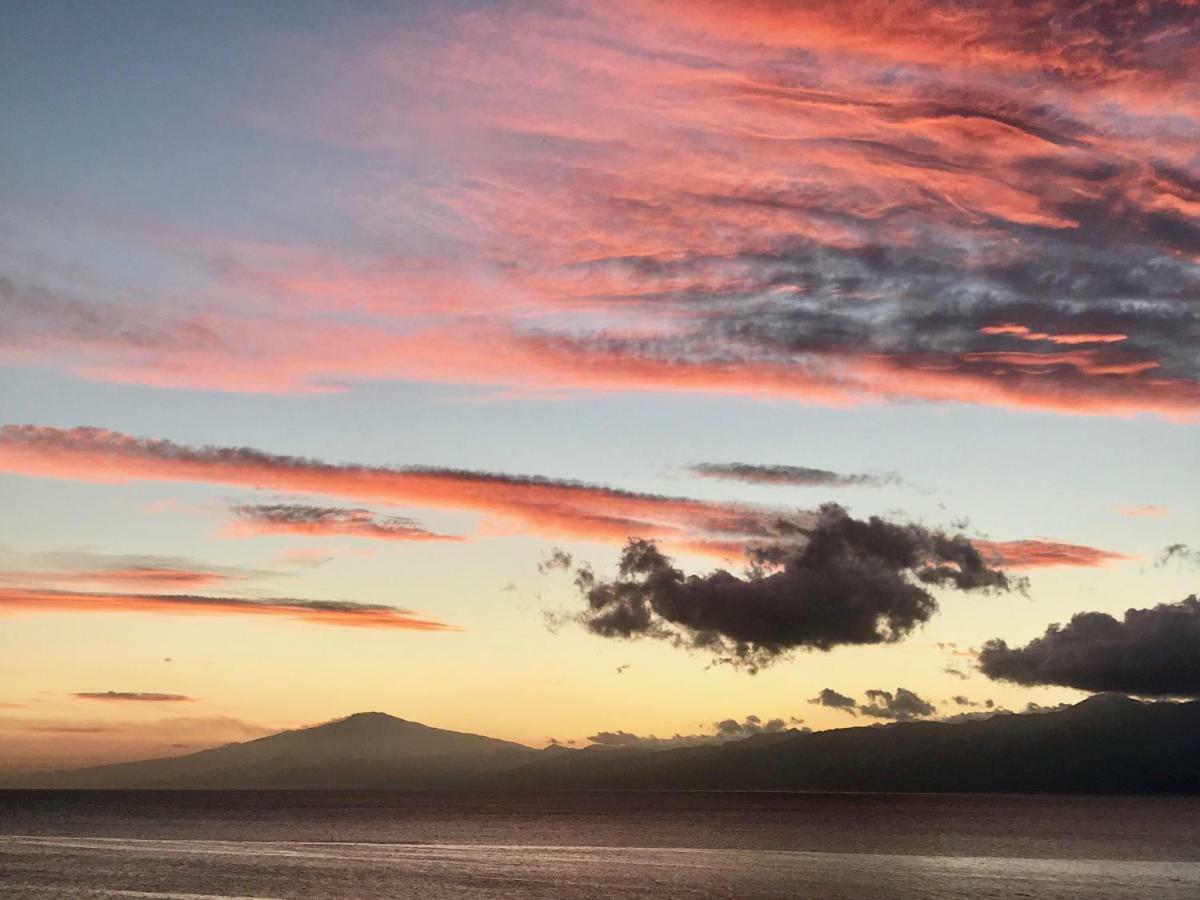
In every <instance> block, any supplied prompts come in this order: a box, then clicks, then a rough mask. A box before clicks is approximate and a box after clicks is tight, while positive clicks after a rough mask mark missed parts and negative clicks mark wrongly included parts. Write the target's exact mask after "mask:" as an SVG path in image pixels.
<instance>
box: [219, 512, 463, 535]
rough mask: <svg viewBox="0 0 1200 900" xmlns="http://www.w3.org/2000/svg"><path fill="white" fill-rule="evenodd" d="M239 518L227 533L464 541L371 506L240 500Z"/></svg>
mask: <svg viewBox="0 0 1200 900" xmlns="http://www.w3.org/2000/svg"><path fill="white" fill-rule="evenodd" d="M233 513H234V515H236V516H237V518H238V522H237V523H236V524H235V525H234V526H233V527H231V528H230V529H228V530H227V533H228V534H232V535H245V534H250V535H253V534H299V535H306V536H309V537H324V536H335V535H337V536H343V537H364V538H375V539H378V540H387V541H461V540H463V538H462V537H461V536H459V535H450V534H437V533H435V532H432V531H429V530H428V529H426V528H423V527H422V526H421V525H420V524H419V523H418V522H416V521H414V520H413V519H408V518H404V517H401V516H384V515H379V514H378V513H375V512H372V511H371V510H369V509H347V508H345V507H340V506H312V505H309V504H301V503H270V504H241V505H238V506H234V507H233Z"/></svg>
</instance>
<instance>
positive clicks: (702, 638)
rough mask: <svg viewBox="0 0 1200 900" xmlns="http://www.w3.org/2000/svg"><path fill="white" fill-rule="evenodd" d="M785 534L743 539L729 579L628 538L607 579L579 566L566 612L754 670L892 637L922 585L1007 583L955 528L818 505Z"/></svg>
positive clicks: (909, 616)
mask: <svg viewBox="0 0 1200 900" xmlns="http://www.w3.org/2000/svg"><path fill="white" fill-rule="evenodd" d="M785 524H788V525H789V531H791V532H792V534H793V537H790V538H789V539H786V540H778V541H775V542H773V543H767V544H762V545H759V546H755V547H753V548H752V550H751V556H752V558H753V559H754V561H755V564H754V567H753V568H752V569H751V570H750V571H749V572H747V573H746V575H745V576H743V577H739V576H736V575H732V574H730V573H729V572H727V571H725V570H723V569H718V570H716V571H714V572H711V573H710V574H707V575H685V574H684V573H683V572H682V571H680V570H679V569H677V568H675V567H674V566H673V565H672V564H671V561H670V560H669V559H668V558H667V557H666V556H664V555H663V554H662V553H661V552H660V551H659V549H658V547H657V546H656V545H655V544H654V543H653V542H652V541H646V540H640V539H632V540H630V541H629V543H628V544H627V545H626V547H625V550H624V551H623V553H622V555H621V560H620V564H619V567H618V572H617V575H616V576H615V577H613V578H610V579H603V578H599V577H597V576H596V575H595V573H594V572H592V571H591V569H590V568H588V567H586V566H584V567H582V568H580V569H578V570H577V574H576V583H577V585H578V586H579V588H580V591H581V593H582V594H583V597H584V600H585V601H586V608H585V609H584V610H583V611H582V612H580V613H577V614H576V615H575V616H574V618H576V619H577V620H578V621H579V622H581V623H582V624H583V625H584V626H585V627H586V628H587V629H588V630H589V631H591V632H592V633H593V634H597V635H600V636H602V637H609V638H624V639H631V638H642V637H649V638H656V639H660V640H666V641H669V642H671V643H673V644H675V645H676V646H680V647H686V648H690V649H695V650H700V651H702V652H707V653H709V654H711V655H712V656H713V657H714V660H715V661H716V662H720V663H728V664H731V665H734V666H736V667H742V668H745V669H747V670H748V671H750V672H755V671H757V670H758V669H759V668H761V667H762V666H765V665H768V664H770V663H772V662H774V661H775V660H777V659H779V658H780V657H782V656H785V655H786V654H788V653H789V652H790V651H793V650H795V649H815V650H829V649H831V648H833V647H836V646H840V645H844V644H880V643H892V642H895V641H899V640H901V639H902V638H904V637H905V636H907V635H908V634H909V633H910V632H911V631H912V630H913V629H914V628H916V627H917V626H919V625H921V624H923V623H924V622H926V621H928V620H929V618H930V617H931V616H932V615H933V614H934V612H935V611H936V610H937V601H936V600H935V599H934V597H933V594H932V593H930V589H931V588H933V587H944V588H956V589H959V590H964V591H972V590H982V591H1002V590H1009V589H1011V588H1013V587H1015V586H1019V585H1018V584H1017V583H1016V582H1014V581H1011V580H1010V579H1009V578H1008V576H1006V575H1005V573H1004V572H1002V571H1000V570H999V569H995V568H992V567H991V566H990V565H989V564H988V563H987V562H985V561H984V559H983V558H982V556H981V555H980V553H979V551H978V550H976V548H975V547H974V546H973V545H972V544H971V542H970V541H969V540H968V539H967V538H966V537H965V536H963V535H961V534H954V535H949V534H946V533H944V532H941V531H932V530H930V529H927V528H925V527H923V526H920V525H915V524H896V523H893V522H888V521H885V520H884V519H881V518H878V517H871V518H870V519H868V520H858V519H854V518H852V517H851V516H850V515H849V514H848V513H847V512H846V511H845V510H844V509H843V508H842V507H840V506H837V505H836V504H827V505H825V506H823V507H821V509H820V510H819V512H818V513H817V514H816V515H815V516H814V517H813V520H812V522H811V524H810V523H809V521H807V520H805V521H803V522H790V523H789V522H785Z"/></svg>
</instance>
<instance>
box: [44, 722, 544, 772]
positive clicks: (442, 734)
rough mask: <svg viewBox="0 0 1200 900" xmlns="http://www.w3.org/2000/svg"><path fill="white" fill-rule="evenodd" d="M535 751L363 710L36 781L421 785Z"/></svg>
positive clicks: (499, 766) (494, 767)
mask: <svg viewBox="0 0 1200 900" xmlns="http://www.w3.org/2000/svg"><path fill="white" fill-rule="evenodd" d="M537 756H538V751H536V750H532V749H530V748H529V747H525V746H522V745H521V744H514V743H511V742H509V741H501V740H496V739H494V738H488V737H481V736H479V735H477V734H462V733H460V732H457V731H445V730H443V729H441V728H430V727H428V726H426V725H421V724H419V723H417V722H407V721H405V720H404V719H397V718H396V717H394V716H389V715H386V714H385V713H379V712H365V713H356V714H354V715H352V716H349V717H347V718H345V719H339V720H337V721H334V722H328V723H326V724H324V725H317V726H315V727H312V728H301V729H297V730H295V731H284V732H281V733H280V734H274V735H271V736H269V737H264V738H259V739H258V740H254V741H247V742H245V743H241V744H229V745H227V746H224V747H216V748H214V749H212V750H202V751H201V752H199V753H193V754H190V755H188V756H179V757H173V758H169V759H153V760H148V761H146V762H132V763H119V764H117V765H109V766H97V767H94V768H88V769H79V770H77V771H74V772H65V773H60V774H54V775H43V776H38V777H36V778H34V779H32V781H33V782H34V783H37V784H44V785H46V786H48V787H59V788H73V787H83V788H210V789H235V788H242V789H259V788H295V789H369V788H382V787H403V788H413V789H419V788H423V787H433V786H440V785H444V784H445V783H447V781H448V780H453V779H457V778H466V777H470V776H471V775H474V774H478V773H481V772H494V771H499V770H508V769H512V768H513V767H514V766H517V765H520V764H521V763H522V762H524V761H526V760H529V759H536V758H537Z"/></svg>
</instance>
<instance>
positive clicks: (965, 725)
mask: <svg viewBox="0 0 1200 900" xmlns="http://www.w3.org/2000/svg"><path fill="white" fill-rule="evenodd" d="M35 782H36V784H37V785H38V786H45V787H88V788H117V787H120V788H132V787H139V788H141V787H146V788H297V789H303V788H346V789H349V788H390V789H420V788H470V789H510V790H545V789H550V790H558V789H643V790H648V789H680V790H805V791H930V792H937V791H963V792H1093V793H1140V792H1167V793H1198V792H1200V702H1189V703H1169V702H1162V703H1143V702H1139V701H1136V700H1131V699H1129V698H1126V697H1118V696H1112V695H1100V696H1096V697H1092V698H1090V699H1088V700H1085V701H1083V702H1082V703H1080V704H1078V705H1076V706H1073V707H1069V708H1067V709H1064V710H1061V711H1057V712H1041V713H1036V714H1033V713H1031V714H1023V715H1015V714H996V715H993V716H991V717H990V718H984V719H979V720H975V721H967V722H958V723H950V722H903V723H896V724H891V725H877V726H866V727H858V728H845V729H839V730H835V731H824V732H814V733H801V732H797V731H787V732H779V733H775V734H763V735H757V736H754V737H750V738H747V739H745V740H739V741H731V742H729V743H725V744H720V745H706V746H699V747H683V748H676V749H670V750H648V749H638V748H606V747H589V748H586V749H583V750H577V751H562V752H546V751H538V750H532V749H530V748H528V747H523V746H521V745H519V744H512V743H508V742H506V741H498V740H493V739H491V738H486V737H480V736H478V735H468V734H459V733H457V732H451V731H442V730H440V729H437V728H427V727H426V726H424V725H418V724H416V723H414V722H405V721H404V720H402V719H395V718H392V717H391V716H386V715H383V714H382V713H360V714H358V715H355V716H351V717H349V718H348V719H343V720H341V721H338V722H331V723H329V724H327V725H321V726H317V727H315V728H307V729H302V730H298V731H288V732H284V733H282V734H278V735H274V736H272V737H267V738H261V739H260V740H257V741H250V742H248V743H244V744H232V745H230V746H227V747H221V748H218V749H214V750H206V751H203V752H201V753H196V754H193V755H191V756H184V757H179V758H176V759H165V760H152V761H149V762H141V763H124V764H121V765H115V766H102V767H99V768H92V769H83V770H79V771H76V772H70V773H65V774H60V775H47V776H42V777H39V778H38V779H35Z"/></svg>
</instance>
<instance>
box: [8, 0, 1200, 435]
mask: <svg viewBox="0 0 1200 900" xmlns="http://www.w3.org/2000/svg"><path fill="white" fill-rule="evenodd" d="M1198 18H1200V17H1197V15H1196V8H1195V5H1194V4H1193V3H1192V2H1191V0H1155V2H1151V3H1143V4H1120V3H1113V2H1107V0H1068V2H1063V3H1026V2H1019V0H1000V2H997V3H992V4H988V5H987V7H986V9H985V8H984V7H983V6H981V5H980V4H978V3H975V2H971V0H902V2H883V0H855V2H850V3H839V4H826V3H816V2H805V0H800V2H789V3H773V2H760V0H754V2H750V3H747V4H736V5H731V4H718V3H715V2H711V0H684V2H672V3H667V2H665V0H650V2H641V0H639V2H632V0H619V2H606V3H600V2H594V0H584V2H569V3H567V2H550V0H543V2H533V3H521V4H515V3H505V2H500V3H494V4H488V5H486V6H484V7H479V8H471V9H465V8H444V7H440V6H434V7H432V8H430V9H429V10H427V11H424V12H421V11H416V10H414V11H412V12H411V13H410V14H409V15H407V16H406V17H405V18H404V21H403V23H400V22H397V23H395V24H394V25H389V23H388V21H387V17H386V16H371V17H370V21H369V24H368V23H366V22H363V23H360V27H358V28H347V29H345V32H344V33H340V34H339V35H338V36H337V38H336V39H334V38H333V37H330V35H328V34H326V35H322V36H321V39H319V40H318V39H315V38H312V39H308V40H305V39H302V38H297V39H295V40H293V41H291V42H290V43H289V44H288V47H287V52H286V53H282V52H281V53H279V54H277V58H275V59H274V60H273V64H274V66H275V68H271V69H270V71H269V73H268V74H269V76H270V77H269V78H265V79H264V82H265V83H264V84H260V85H248V86H247V92H248V94H249V96H250V99H247V98H244V97H239V98H237V99H238V100H239V101H241V102H242V103H243V104H245V105H249V106H250V107H252V112H251V113H249V115H250V118H251V119H252V120H253V121H254V122H255V123H256V124H257V125H259V126H260V127H263V128H266V129H269V130H272V131H274V132H277V133H282V134H284V135H285V136H286V137H287V138H288V139H290V140H299V141H302V142H308V143H312V144H318V145H325V146H332V147H334V148H336V149H337V150H338V151H339V152H340V153H344V154H363V155H364V156H363V158H364V159H369V161H370V165H369V166H367V167H366V168H368V169H369V170H370V172H371V173H372V174H374V173H376V172H379V171H380V170H382V171H384V172H386V173H387V175H386V177H377V178H373V179H369V180H367V178H366V176H364V181H365V183H364V184H361V185H359V186H358V189H359V192H360V194H361V196H362V198H363V199H361V200H360V202H359V204H358V207H357V208H352V209H350V210H349V211H348V214H349V215H350V216H351V218H352V219H353V220H354V221H355V224H356V225H357V226H359V227H361V229H362V230H363V231H364V232H366V233H372V232H373V230H375V229H377V227H378V222H379V218H380V213H379V210H380V209H391V210H405V211H406V215H407V216H408V218H406V219H405V220H404V221H405V225H406V228H400V229H397V228H395V227H392V228H389V229H388V237H389V238H395V240H389V244H388V245H389V246H392V245H393V243H396V242H398V241H399V237H398V236H397V235H396V232H404V233H405V236H406V237H407V236H408V235H407V231H416V232H418V234H417V236H416V237H413V238H411V240H410V241H409V243H411V244H412V246H411V247H409V248H407V252H403V253H398V254H395V253H394V254H390V255H388V256H386V257H383V256H379V255H377V254H376V253H375V252H373V244H372V242H369V241H367V242H364V245H365V246H364V247H362V248H360V249H357V250H350V251H347V250H345V248H344V247H343V246H342V245H339V247H338V249H337V250H336V251H335V250H332V249H330V248H327V247H321V246H315V247H296V246H286V247H281V246H275V245H270V244H268V243H267V242H265V241H257V242H255V241H240V242H239V241H235V240H232V239H224V240H212V239H208V240H195V239H193V240H190V241H189V240H187V239H176V240H175V245H174V246H170V247H169V248H168V249H167V251H166V252H167V253H171V254H183V255H188V256H191V257H192V258H193V261H194V262H195V263H196V264H197V268H202V269H203V270H204V271H207V272H209V273H212V274H211V275H210V277H211V278H212V283H211V284H206V285H205V286H204V287H205V288H206V289H205V290H201V291H197V295H196V296H195V297H192V298H189V302H187V303H181V304H175V305H173V308H172V309H171V310H168V309H166V308H165V304H164V305H163V306H162V307H160V308H156V309H145V308H141V307H138V306H133V305H129V304H123V303H121V302H113V301H110V300H106V299H104V298H102V297H100V296H94V295H96V294H98V293H99V292H97V291H95V290H94V289H92V290H88V288H89V286H88V285H86V284H82V285H80V288H79V291H78V293H72V292H70V291H62V290H57V289H54V288H51V287H48V286H46V285H43V284H39V283H38V282H37V281H36V280H35V279H34V278H33V277H18V276H17V275H13V276H11V277H7V278H5V279H3V280H0V306H2V312H3V315H0V322H3V325H2V326H0V356H2V357H3V358H4V359H6V360H9V361H15V362H21V363H28V364H33V363H36V364H50V365H56V366H59V367H61V368H64V369H67V370H69V371H71V372H73V373H75V374H77V375H79V376H82V377H87V378H98V379H107V380H114V381H124V382H136V383H142V384H153V385H159V386H165V387H209V388H218V389H223V390H237V391H293V392H294V391H326V390H339V389H344V388H345V387H346V386H347V385H350V384H353V383H355V382H358V381H364V380H377V379H388V380H397V379H399V380H414V381H436V382H444V383H454V384H464V383H465V384H487V385H500V386H505V387H508V388H512V389H515V390H519V391H542V392H544V391H554V392H558V391H563V390H571V389H575V390H606V391H607V390H622V391H631V390H632V391H645V390H653V391H663V392H679V391H686V392H704V393H715V394H742V395H753V396H776V397H787V398H793V399H796V400H800V401H804V402H815V403H834V404H853V403H864V402H886V401H890V400H897V399H919V400H925V401H929V402H947V401H953V402H965V403H977V404H992V405H1001V406H1007V407H1016V408H1022V409H1037V410H1044V411H1051V412H1058V413H1072V414H1132V413H1154V414H1159V415H1163V416H1169V417H1174V418H1183V419H1192V418H1194V417H1195V416H1196V415H1197V412H1198V411H1200V382H1198V378H1200V369H1198V364H1197V360H1196V355H1195V353H1194V347H1195V345H1196V343H1197V339H1198V338H1200V314H1198V313H1197V311H1196V309H1195V304H1194V302H1193V300H1194V297H1195V295H1196V291H1197V289H1198V287H1200V264H1198V256H1200V228H1198V227H1197V225H1196V216H1197V212H1198V210H1200V169H1198V165H1197V162H1196V157H1195V152H1194V148H1195V141H1196V138H1197V135H1198V134H1200V88H1197V86H1196V79H1195V78H1194V76H1193V73H1194V72H1195V71H1196V69H1197V68H1198V67H1200V50H1197V48H1198V47H1200V26H1198V25H1197V24H1196V22H1197V19H1198ZM268 68H270V67H268ZM284 85H286V86H287V87H286V88H283V87H280V86H284ZM339 187H340V188H342V190H343V191H346V190H347V189H346V188H345V187H344V186H342V185H339ZM308 188H309V189H310V190H311V191H312V192H313V194H314V195H317V196H323V195H324V193H323V192H328V191H329V190H330V189H329V188H328V187H327V186H326V185H322V184H317V183H314V184H310V185H308ZM367 198H369V199H367ZM335 199H337V200H340V201H343V202H342V203H341V206H340V207H339V210H340V211H344V210H345V207H346V206H347V204H346V203H345V202H344V199H343V194H338V195H337V196H336V197H335ZM384 218H385V219H386V220H387V221H388V222H389V223H390V224H393V226H394V220H393V219H391V218H388V217H384ZM345 230H346V229H341V231H345ZM350 230H351V231H353V230H354V229H350ZM156 239H157V240H158V241H159V243H160V246H158V247H157V248H156V249H158V251H159V252H163V250H162V248H161V244H162V243H164V242H165V241H166V239H165V238H164V237H162V236H161V234H156ZM143 240H144V239H143ZM214 245H215V246H214ZM430 247H434V248H438V247H443V248H449V249H448V250H443V251H441V255H439V254H438V251H437V250H434V251H433V252H431V251H430V250H429V248H430ZM196 257H198V258H196ZM137 287H139V286H131V287H130V290H128V291H126V292H125V293H127V294H136V293H137V291H136V290H135V289H136V288H137ZM249 301H253V302H249ZM176 306H177V307H178V308H179V309H182V310H185V311H182V312H176V311H175V307H176Z"/></svg>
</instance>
